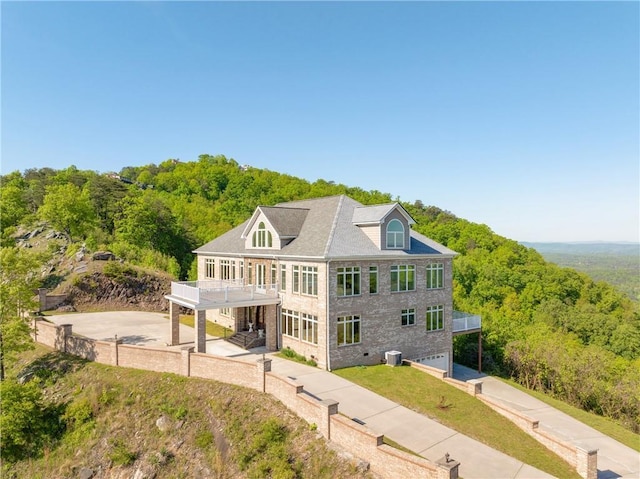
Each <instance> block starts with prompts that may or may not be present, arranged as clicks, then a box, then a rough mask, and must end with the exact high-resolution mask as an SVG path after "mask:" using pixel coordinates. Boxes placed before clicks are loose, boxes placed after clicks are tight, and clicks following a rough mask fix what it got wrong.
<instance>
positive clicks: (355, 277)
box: [338, 266, 360, 296]
mask: <svg viewBox="0 0 640 479" xmlns="http://www.w3.org/2000/svg"><path fill="white" fill-rule="evenodd" d="M359 294H360V268H359V267H358V266H353V267H346V268H338V296H357V295H359Z"/></svg>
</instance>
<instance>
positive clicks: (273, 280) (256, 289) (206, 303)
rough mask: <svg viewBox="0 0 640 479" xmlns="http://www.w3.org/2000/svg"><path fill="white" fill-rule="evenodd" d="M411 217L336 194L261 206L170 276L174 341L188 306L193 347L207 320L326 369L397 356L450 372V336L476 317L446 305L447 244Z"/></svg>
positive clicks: (248, 341) (473, 327)
mask: <svg viewBox="0 0 640 479" xmlns="http://www.w3.org/2000/svg"><path fill="white" fill-rule="evenodd" d="M413 224H415V221H414V220H413V219H412V218H411V216H410V215H409V214H408V213H407V211H406V210H405V209H404V208H403V207H402V206H401V205H400V204H398V203H392V204H384V205H375V206H364V205H362V204H360V203H358V202H357V201H355V200H353V199H351V198H349V197H347V196H344V195H342V196H331V197H325V198H317V199H310V200H302V201H295V202H290V203H282V204H278V205H276V206H259V207H258V208H256V210H255V212H254V213H253V215H252V216H251V218H249V219H248V220H247V221H245V222H244V223H243V224H241V225H239V226H237V227H236V228H234V229H232V230H230V231H228V232H227V233H225V234H223V235H222V236H220V237H218V238H216V239H214V240H213V241H211V242H209V243H207V244H205V245H204V246H202V247H200V248H198V249H197V250H196V251H195V253H196V254H197V261H198V281H197V282H185V283H173V284H172V293H171V295H169V296H167V299H169V301H170V302H171V311H172V314H171V316H172V332H173V334H172V343H175V344H177V342H178V337H177V329H178V328H177V310H178V306H186V307H189V308H191V309H193V310H195V311H196V336H197V341H196V351H201V352H205V351H206V345H205V341H204V325H205V320H208V321H213V322H216V323H219V324H221V325H223V326H226V327H228V328H230V329H231V331H232V333H234V334H235V335H237V336H236V338H238V337H239V338H241V341H243V342H244V344H245V345H246V346H248V347H250V346H251V345H255V344H259V342H260V341H263V344H264V345H265V346H266V348H267V349H268V350H280V349H282V348H291V349H292V350H294V351H295V352H297V353H299V354H302V355H304V356H306V357H307V358H312V359H314V360H315V361H316V362H317V363H318V366H320V367H322V368H326V369H335V368H341V367H346V366H353V365H360V364H379V363H381V362H384V361H386V360H392V361H397V360H398V358H399V357H401V358H403V359H414V360H418V361H420V362H422V363H425V364H429V365H432V366H435V367H439V368H440V369H444V370H447V371H449V372H451V368H452V361H453V354H452V337H453V335H454V334H463V333H468V332H475V331H479V329H480V318H479V317H476V316H469V315H464V314H460V313H456V314H454V311H453V302H452V259H453V257H454V256H455V255H456V253H455V252H454V251H452V250H450V249H448V248H446V247H445V246H443V245H441V244H438V243H437V242H435V241H433V240H431V239H429V238H427V237H425V236H423V235H421V234H420V233H418V232H416V231H414V230H412V228H411V226H412V225H413ZM454 316H455V319H454Z"/></svg>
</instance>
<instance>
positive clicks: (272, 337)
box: [165, 280, 280, 353]
mask: <svg viewBox="0 0 640 479" xmlns="http://www.w3.org/2000/svg"><path fill="white" fill-rule="evenodd" d="M165 298H166V299H167V300H168V301H169V312H170V314H169V317H170V321H169V322H170V330H171V331H170V344H171V345H172V346H173V345H178V344H180V327H179V325H180V307H181V306H182V307H185V308H189V309H191V310H193V311H194V315H195V321H194V326H195V352H197V353H204V352H206V320H207V319H206V312H207V311H208V310H213V309H222V308H229V309H241V308H242V309H245V308H246V310H248V311H250V310H261V311H264V313H263V315H264V316H263V323H262V324H263V329H264V335H265V340H266V346H267V348H268V349H273V348H275V345H276V344H277V342H276V334H277V328H276V325H277V305H278V304H280V298H279V296H278V289H277V287H276V286H275V285H274V286H273V287H271V286H270V287H265V286H256V285H245V284H241V283H238V282H235V281H224V280H205V281H181V282H172V283H171V294H169V295H166V296H165Z"/></svg>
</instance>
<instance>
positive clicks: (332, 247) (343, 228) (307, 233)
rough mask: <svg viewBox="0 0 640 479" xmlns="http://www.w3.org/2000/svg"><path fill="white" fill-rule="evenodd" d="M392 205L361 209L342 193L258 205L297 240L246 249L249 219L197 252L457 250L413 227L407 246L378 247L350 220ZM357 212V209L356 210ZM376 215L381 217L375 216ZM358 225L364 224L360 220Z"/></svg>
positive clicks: (350, 254) (329, 255) (340, 254)
mask: <svg viewBox="0 0 640 479" xmlns="http://www.w3.org/2000/svg"><path fill="white" fill-rule="evenodd" d="M393 207H399V205H395V204H392V205H379V206H375V207H363V205H362V204H360V203H359V202H357V201H355V200H353V199H351V198H349V197H348V196H345V195H340V196H327V197H324V198H315V199H310V200H301V201H294V202H290V203H281V204H278V205H276V206H274V207H261V208H262V211H263V212H264V214H265V216H267V219H268V220H269V221H270V222H271V223H272V225H273V226H274V228H276V229H277V230H278V232H279V234H282V235H283V236H285V232H287V233H296V234H291V236H296V238H295V239H294V240H293V241H291V242H290V243H289V244H287V245H285V246H284V247H283V248H282V249H281V250H269V249H254V248H249V249H246V248H245V240H244V239H242V238H241V235H242V232H243V231H244V230H245V228H246V226H247V224H248V222H249V221H250V220H247V221H245V222H244V223H243V224H241V225H239V226H237V227H235V228H233V229H232V230H230V231H228V232H227V233H225V234H223V235H221V236H219V237H218V238H216V239H214V240H213V241H210V242H209V243H207V244H205V245H203V246H201V247H200V248H198V249H197V250H195V252H196V253H204V254H206V253H210V254H231V255H251V254H256V255H269V256H270V255H274V254H275V255H278V256H284V257H287V256H289V257H312V258H324V259H338V258H354V257H381V258H384V257H389V258H394V257H405V256H411V255H416V254H418V255H446V256H453V255H455V254H456V253H455V252H454V251H452V250H450V249H448V248H446V247H445V246H443V245H441V244H439V243H436V242H435V241H433V240H431V239H429V238H427V237H425V236H423V235H421V234H420V233H417V232H415V231H413V230H411V249H410V250H407V251H403V250H380V249H379V248H378V247H377V246H376V245H375V244H374V243H373V242H372V241H371V240H370V239H369V238H368V237H367V235H366V234H365V233H364V232H363V231H362V230H361V229H360V227H358V226H357V225H355V224H354V218H358V221H363V220H364V219H368V218H371V217H374V216H378V215H382V216H381V218H383V217H385V216H386V215H387V214H388V213H389V212H390V211H391V209H393ZM356 210H358V211H357V212H356ZM379 217H380V216H379ZM361 224H362V223H361Z"/></svg>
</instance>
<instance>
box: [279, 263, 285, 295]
mask: <svg viewBox="0 0 640 479" xmlns="http://www.w3.org/2000/svg"><path fill="white" fill-rule="evenodd" d="M286 290H287V266H286V265H284V264H281V265H280V291H286Z"/></svg>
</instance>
